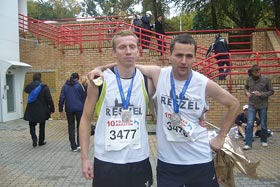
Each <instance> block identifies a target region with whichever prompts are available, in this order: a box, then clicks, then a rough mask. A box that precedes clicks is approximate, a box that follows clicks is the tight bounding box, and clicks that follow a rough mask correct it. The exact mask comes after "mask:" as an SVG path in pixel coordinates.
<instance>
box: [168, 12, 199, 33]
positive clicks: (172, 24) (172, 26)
mask: <svg viewBox="0 0 280 187" xmlns="http://www.w3.org/2000/svg"><path fill="white" fill-rule="evenodd" d="M194 15H195V14H194V13H190V14H183V15H182V18H181V23H182V31H185V30H191V29H192V27H193V18H194ZM164 23H165V24H164V25H165V31H166V32H170V31H179V30H180V16H176V17H173V18H171V19H166V20H164Z"/></svg>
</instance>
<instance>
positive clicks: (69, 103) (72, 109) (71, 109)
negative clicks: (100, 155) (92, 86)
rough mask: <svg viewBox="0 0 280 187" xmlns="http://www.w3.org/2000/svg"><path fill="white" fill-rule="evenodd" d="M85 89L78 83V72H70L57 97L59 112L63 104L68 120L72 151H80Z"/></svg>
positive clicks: (61, 112)
mask: <svg viewBox="0 0 280 187" xmlns="http://www.w3.org/2000/svg"><path fill="white" fill-rule="evenodd" d="M85 99H86V91H85V88H84V86H83V85H82V84H80V83H79V74H78V73H72V75H71V77H70V79H69V80H67V81H66V82H65V84H64V85H63V87H62V89H61V93H60V97H59V104H58V108H59V112H60V114H61V117H64V116H63V106H65V107H64V110H65V112H66V117H67V122H68V134H69V141H70V145H71V149H72V151H74V152H78V151H80V142H79V126H80V120H81V117H82V113H83V108H84V102H85ZM75 118H76V122H77V134H76V135H77V141H76V140H75Z"/></svg>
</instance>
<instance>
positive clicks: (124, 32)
mask: <svg viewBox="0 0 280 187" xmlns="http://www.w3.org/2000/svg"><path fill="white" fill-rule="evenodd" d="M124 36H133V37H134V38H135V39H136V41H137V47H139V40H138V38H137V36H136V35H135V34H134V33H133V32H132V31H130V30H121V31H119V32H117V33H116V34H115V36H114V37H113V39H112V48H113V50H115V49H116V39H117V38H119V37H124Z"/></svg>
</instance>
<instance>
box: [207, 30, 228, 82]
mask: <svg viewBox="0 0 280 187" xmlns="http://www.w3.org/2000/svg"><path fill="white" fill-rule="evenodd" d="M212 50H214V52H215V54H219V53H228V52H229V46H228V44H227V41H226V40H225V39H224V38H222V36H221V35H220V34H216V36H215V41H214V43H212V44H211V45H210V47H209V48H208V50H207V53H206V58H208V57H209V56H210V54H211V51H212ZM228 59H229V56H228V55H218V56H217V57H216V60H219V62H218V67H219V74H220V75H219V80H226V76H227V74H228V72H229V71H230V69H229V68H226V70H224V68H222V67H223V66H225V65H226V66H229V65H230V64H229V60H228Z"/></svg>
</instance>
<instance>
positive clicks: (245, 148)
mask: <svg viewBox="0 0 280 187" xmlns="http://www.w3.org/2000/svg"><path fill="white" fill-rule="evenodd" d="M249 149H252V148H251V147H250V146H249V145H244V147H243V150H249Z"/></svg>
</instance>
